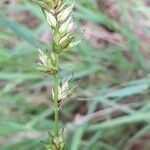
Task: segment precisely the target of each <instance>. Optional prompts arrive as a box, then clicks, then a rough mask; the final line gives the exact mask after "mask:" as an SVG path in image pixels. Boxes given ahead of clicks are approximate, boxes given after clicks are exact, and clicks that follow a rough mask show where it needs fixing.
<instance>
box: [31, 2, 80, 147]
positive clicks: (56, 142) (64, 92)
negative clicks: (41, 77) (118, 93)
mask: <svg viewBox="0 0 150 150" xmlns="http://www.w3.org/2000/svg"><path fill="white" fill-rule="evenodd" d="M33 1H34V2H36V3H37V4H38V5H39V6H40V7H41V9H42V11H43V14H44V16H45V19H46V21H47V23H48V25H49V27H50V28H51V32H52V42H51V45H52V48H51V49H48V50H46V51H43V50H41V49H38V51H39V56H38V69H39V70H40V71H42V72H44V73H46V74H48V75H50V76H52V77H53V80H54V87H53V89H52V98H53V104H54V129H53V130H52V131H51V132H49V139H48V142H47V143H44V146H45V149H46V150H64V149H65V138H64V135H63V132H62V131H61V129H59V109H60V108H61V107H62V105H63V104H64V103H65V101H66V100H67V99H68V98H69V97H70V96H71V95H72V93H73V91H74V90H75V89H76V87H77V85H74V86H72V87H70V79H68V78H65V80H64V81H63V83H61V81H60V61H59V58H60V55H61V53H63V52H67V51H69V50H70V49H71V48H72V47H73V46H75V45H76V44H78V43H79V42H80V40H77V39H79V38H77V37H78V36H77V34H75V33H73V32H72V30H73V26H74V21H73V18H72V15H71V13H72V11H73V8H74V5H75V2H70V1H69V2H68V0H33Z"/></svg>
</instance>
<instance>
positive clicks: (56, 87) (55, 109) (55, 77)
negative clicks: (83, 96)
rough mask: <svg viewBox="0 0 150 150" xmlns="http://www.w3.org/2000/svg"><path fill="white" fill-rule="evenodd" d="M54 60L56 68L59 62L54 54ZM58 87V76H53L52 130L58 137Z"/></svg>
mask: <svg viewBox="0 0 150 150" xmlns="http://www.w3.org/2000/svg"><path fill="white" fill-rule="evenodd" d="M55 58H56V65H57V67H58V66H59V62H58V55H57V54H55ZM58 86H59V74H57V75H55V76H54V113H55V115H54V116H55V124H54V128H55V136H58V135H59V127H58V126H59V125H58V124H59V123H58V122H59V111H58Z"/></svg>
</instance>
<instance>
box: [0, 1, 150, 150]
mask: <svg viewBox="0 0 150 150" xmlns="http://www.w3.org/2000/svg"><path fill="white" fill-rule="evenodd" d="M149 6H150V3H149V1H148V0H97V1H96V0H81V1H77V4H76V8H75V11H74V13H73V15H74V17H75V18H76V20H77V21H76V23H77V25H78V26H79V30H80V32H83V35H84V40H83V41H82V42H81V43H80V44H79V45H77V46H76V47H75V48H74V49H73V50H71V51H70V52H69V53H64V54H63V55H62V56H61V62H62V63H61V70H62V73H61V75H62V77H63V76H65V75H67V74H70V73H71V72H73V73H74V82H77V81H80V86H79V88H78V89H77V91H76V93H75V94H74V95H73V97H72V98H71V100H70V101H69V103H68V104H67V105H65V107H64V108H63V109H61V114H60V126H61V127H62V128H65V134H66V137H67V139H68V140H67V146H66V149H67V150H150V75H149V73H150V51H149V48H150V45H149V43H150V36H149V29H150V15H149V14H150V7H149ZM50 40H51V35H50V29H49V28H48V25H47V24H46V22H45V20H44V18H43V15H42V12H41V10H40V9H39V7H38V6H36V5H35V4H33V3H31V1H30V0H1V1H0V150H40V149H42V145H41V143H40V141H43V140H45V139H46V138H47V136H48V135H47V132H48V131H49V130H50V129H51V128H53V105H52V100H51V95H50V93H51V88H52V85H53V82H52V79H51V78H50V77H48V76H47V75H44V74H42V73H40V72H38V71H36V69H35V67H36V57H37V47H40V48H44V47H49V46H50V45H49V43H50Z"/></svg>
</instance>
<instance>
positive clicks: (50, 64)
mask: <svg viewBox="0 0 150 150" xmlns="http://www.w3.org/2000/svg"><path fill="white" fill-rule="evenodd" d="M38 51H39V54H38V67H37V69H39V70H40V71H42V72H44V73H47V74H49V75H56V74H57V73H58V68H57V67H56V66H55V57H54V54H53V53H51V54H50V55H48V54H46V53H45V52H43V51H42V50H41V49H38Z"/></svg>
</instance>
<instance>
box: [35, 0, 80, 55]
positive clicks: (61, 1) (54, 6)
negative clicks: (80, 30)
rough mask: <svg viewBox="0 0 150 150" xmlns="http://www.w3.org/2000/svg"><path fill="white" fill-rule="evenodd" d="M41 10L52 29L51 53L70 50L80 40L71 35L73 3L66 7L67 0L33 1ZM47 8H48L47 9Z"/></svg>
mask: <svg viewBox="0 0 150 150" xmlns="http://www.w3.org/2000/svg"><path fill="white" fill-rule="evenodd" d="M34 1H36V3H37V4H39V5H40V7H41V8H42V10H43V13H44V16H45V19H46V21H47V23H48V25H49V27H50V28H51V29H52V37H53V41H52V51H53V52H54V53H57V54H59V53H61V52H64V51H68V50H70V49H71V48H72V47H73V46H75V45H77V44H78V43H79V42H80V41H81V40H78V39H77V38H76V37H77V36H76V35H74V34H72V30H73V27H74V21H73V18H72V17H71V13H72V11H73V8H74V6H75V2H73V3H72V4H70V5H68V3H67V0H34ZM48 6H49V7H48Z"/></svg>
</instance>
